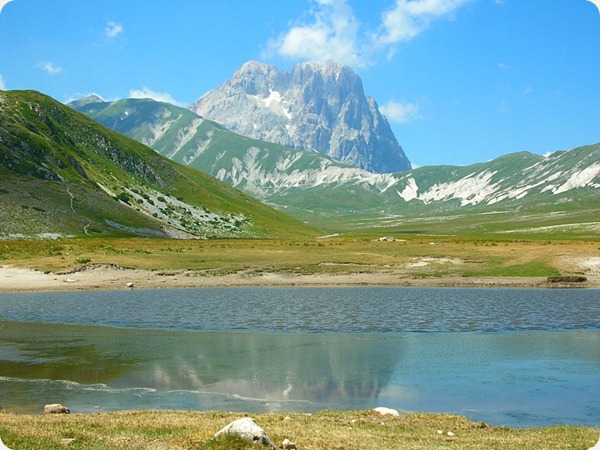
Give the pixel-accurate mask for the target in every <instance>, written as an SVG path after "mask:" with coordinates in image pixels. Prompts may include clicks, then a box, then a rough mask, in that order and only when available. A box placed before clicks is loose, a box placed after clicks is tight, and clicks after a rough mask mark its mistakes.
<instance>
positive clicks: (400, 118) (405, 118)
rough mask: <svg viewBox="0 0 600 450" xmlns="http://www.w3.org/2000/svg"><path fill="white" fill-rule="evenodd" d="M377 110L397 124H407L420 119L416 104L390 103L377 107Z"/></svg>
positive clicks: (418, 107) (418, 108)
mask: <svg viewBox="0 0 600 450" xmlns="http://www.w3.org/2000/svg"><path fill="white" fill-rule="evenodd" d="M379 110H380V111H381V112H382V113H383V115H385V116H386V117H387V118H388V120H390V121H392V122H397V123H408V122H412V121H413V120H416V119H420V118H421V114H420V106H419V104H418V103H399V102H394V101H390V102H388V103H386V104H385V105H382V106H380V107H379Z"/></svg>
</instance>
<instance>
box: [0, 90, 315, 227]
mask: <svg viewBox="0 0 600 450" xmlns="http://www.w3.org/2000/svg"><path fill="white" fill-rule="evenodd" d="M0 206H1V209H2V215H1V217H0V237H2V236H4V237H10V236H26V237H29V236H40V235H48V234H50V235H59V236H64V235H90V236H94V235H123V234H125V235H145V236H171V237H272V236H273V237H274V236H290V235H311V234H313V232H312V230H310V229H309V228H308V227H306V226H305V225H304V224H303V223H302V222H299V221H298V220H295V219H292V218H290V217H288V216H286V215H284V214H282V213H280V212H277V211H276V210H274V209H272V208H270V207H268V206H266V205H263V204H262V203H260V202H258V201H256V200H254V199H253V198H251V197H249V196H248V195H246V194H243V193H241V192H240V191H238V190H236V189H234V188H232V187H230V186H228V185H227V184H225V183H222V182H220V181H218V180H216V179H214V178H212V177H210V176H208V175H206V174H204V173H201V172H199V171H197V170H194V169H192V168H188V167H184V166H182V165H180V164H177V163H174V162H172V161H170V160H168V159H166V158H164V157H162V156H160V155H159V154H157V153H156V152H155V151H153V150H152V149H150V148H148V147H146V146H145V145H142V144H140V143H138V142H136V141H134V140H132V139H130V138H128V137H125V136H123V135H121V134H119V133H116V132H114V131H111V130H109V129H107V128H104V127H103V126H101V125H99V124H98V123H97V122H95V121H93V120H90V119H89V118H88V117H86V116H84V115H83V114H80V113H78V112H76V111H74V110H73V109H71V108H69V107H66V106H64V105H63V104H61V103H59V102H56V101H55V100H53V99H51V98H50V97H48V96H45V95H43V94H40V93H38V92H34V91H7V92H0Z"/></svg>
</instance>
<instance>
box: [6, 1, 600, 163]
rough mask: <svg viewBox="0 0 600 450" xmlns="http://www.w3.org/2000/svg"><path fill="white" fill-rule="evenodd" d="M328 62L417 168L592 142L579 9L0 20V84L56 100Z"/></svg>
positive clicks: (598, 42)
mask: <svg viewBox="0 0 600 450" xmlns="http://www.w3.org/2000/svg"><path fill="white" fill-rule="evenodd" d="M5 2H6V0H4V1H2V0H0V5H2V4H4V3H5ZM596 3H599V2H598V1H596ZM326 59H331V60H334V61H337V62H340V63H344V64H347V65H349V66H351V67H352V68H353V69H354V71H355V72H356V73H358V74H359V75H360V76H361V78H362V79H363V84H364V87H365V91H366V93H367V94H368V95H372V96H373V97H375V99H376V100H377V102H378V104H379V105H380V108H381V109H382V110H383V112H384V113H385V114H386V116H387V117H388V119H389V121H390V124H391V125H392V128H393V130H394V132H395V134H396V137H397V138H398V141H399V142H400V144H401V145H402V146H403V148H404V150H405V152H406V154H407V155H408V157H409V159H410V160H411V161H412V162H413V164H415V165H416V166H424V165H440V164H452V165H467V164H472V163H476V162H483V161H487V160H490V159H493V158H496V157H498V156H501V155H504V154H507V153H512V152H517V151H522V150H526V151H531V152H534V153H538V154H544V153H547V152H551V151H555V150H563V149H570V148H574V147H577V146H580V145H586V144H592V143H597V142H600V11H599V10H598V8H597V7H596V6H595V5H594V4H593V3H592V2H591V1H588V0H369V1H366V0H360V1H359V0H284V1H282V0H258V1H250V0H219V1H218V2H208V1H204V0H171V1H169V2H159V1H155V0H147V1H145V2H139V1H133V0H102V1H92V0H12V1H10V2H9V3H7V4H6V5H4V6H3V9H2V11H1V13H0V89H36V90H39V91H42V92H44V93H46V94H49V95H51V96H52V97H54V98H56V99H58V100H60V101H68V100H71V99H74V98H76V97H78V96H81V95H84V94H89V93H97V94H99V95H100V96H102V97H103V98H105V99H117V98H124V97H132V96H149V97H153V98H157V99H163V100H170V101H173V102H177V103H178V104H181V105H187V104H189V103H191V102H193V101H194V100H195V99H197V98H198V97H200V96H201V95H202V94H204V93H205V92H206V91H208V90H210V89H213V88H215V87H217V86H218V85H219V84H221V83H223V82H224V81H225V80H226V79H228V78H230V77H231V76H232V74H233V73H234V72H235V70H236V69H238V68H239V67H240V66H241V65H242V64H243V63H244V62H246V61H248V60H259V61H263V62H267V63H271V64H274V65H276V66H279V67H281V68H284V69H289V68H290V67H291V66H292V65H293V64H295V63H298V62H301V61H305V60H317V61H319V60H326Z"/></svg>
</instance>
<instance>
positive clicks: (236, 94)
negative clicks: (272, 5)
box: [190, 61, 411, 173]
mask: <svg viewBox="0 0 600 450" xmlns="http://www.w3.org/2000/svg"><path fill="white" fill-rule="evenodd" d="M190 109H191V110H192V111H194V112H196V113H197V114H199V115H201V116H203V117H205V118H208V119H211V120H214V121H216V122H218V123H220V124H222V125H224V126H225V127H227V128H229V129H231V130H232V131H235V132H236V133H239V134H242V135H245V136H248V137H252V138H255V139H261V140H265V141H270V142H276V143H278V144H282V145H285V146H288V147H291V148H294V149H299V150H305V151H313V152H319V153H322V154H324V155H327V156H330V157H332V158H334V159H336V160H338V161H341V162H343V163H346V164H350V165H352V166H355V167H359V168H362V169H365V170H368V171H371V172H381V173H385V172H399V171H404V170H409V169H410V168H411V165H410V162H409V161H408V158H407V157H406V155H405V154H404V151H403V150H402V147H400V144H398V141H397V140H396V137H395V136H394V134H393V132H392V130H391V128H390V126H389V124H388V122H387V120H386V119H385V117H383V115H382V114H381V113H380V112H379V108H378V107H377V103H376V102H375V100H374V99H373V98H372V97H368V96H366V95H365V93H364V90H363V85H362V81H361V79H360V78H359V77H358V75H356V74H355V73H354V72H353V71H352V69H350V68H349V67H347V66H344V65H341V64H337V63H335V62H332V61H328V62H325V63H323V64H319V63H314V62H305V63H302V64H298V65H296V66H294V67H293V68H292V69H291V70H290V71H289V72H287V71H284V70H281V69H279V68H277V67H275V66H272V65H269V64H265V63H261V62H257V61H249V62H247V63H245V64H244V65H243V66H242V67H241V68H240V69H238V70H237V71H236V72H235V74H234V75H233V77H232V78H231V79H230V80H228V81H226V82H225V83H224V84H222V85H221V86H219V87H218V88H216V89H214V90H212V91H210V92H208V93H206V94H205V95H203V96H202V97H200V98H199V99H198V100H197V101H196V102H194V103H193V104H192V105H190Z"/></svg>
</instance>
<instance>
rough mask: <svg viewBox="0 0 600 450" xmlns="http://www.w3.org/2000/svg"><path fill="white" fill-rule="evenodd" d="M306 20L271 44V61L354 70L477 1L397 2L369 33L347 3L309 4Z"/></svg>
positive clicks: (332, 0)
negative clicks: (331, 62)
mask: <svg viewBox="0 0 600 450" xmlns="http://www.w3.org/2000/svg"><path fill="white" fill-rule="evenodd" d="M310 1H311V8H310V10H309V11H308V13H307V15H306V17H308V19H305V20H303V21H300V22H298V23H295V24H293V25H292V26H291V27H290V28H289V29H288V30H287V31H286V32H284V33H282V34H281V35H280V36H278V37H277V38H276V39H273V40H271V41H270V42H269V45H268V52H267V54H268V55H267V56H269V55H273V54H275V55H279V56H284V57H288V58H293V59H310V60H314V61H324V60H327V59H331V60H334V61H336V62H340V63H343V64H347V65H350V66H354V67H363V66H367V65H369V64H372V63H373V58H374V57H375V56H376V55H377V54H380V53H382V52H386V53H388V54H393V51H394V48H395V46H396V45H397V44H399V43H401V42H406V41H409V40H411V39H413V38H414V37H416V36H417V35H419V34H420V33H422V32H423V31H425V30H426V29H427V28H428V27H429V25H430V24H431V22H433V21H434V20H436V19H439V18H442V17H451V16H452V14H453V13H454V12H455V11H457V10H458V9H459V8H461V7H462V6H464V5H466V4H467V3H470V2H473V1H476V0H395V2H394V3H393V6H391V7H390V8H388V9H387V10H385V11H382V13H381V22H380V24H379V25H378V26H377V28H376V29H375V30H370V31H369V30H364V29H363V26H362V24H361V22H360V21H359V20H358V18H357V17H356V15H355V14H354V10H353V9H352V7H351V6H350V5H349V4H348V1H347V0H310Z"/></svg>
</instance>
